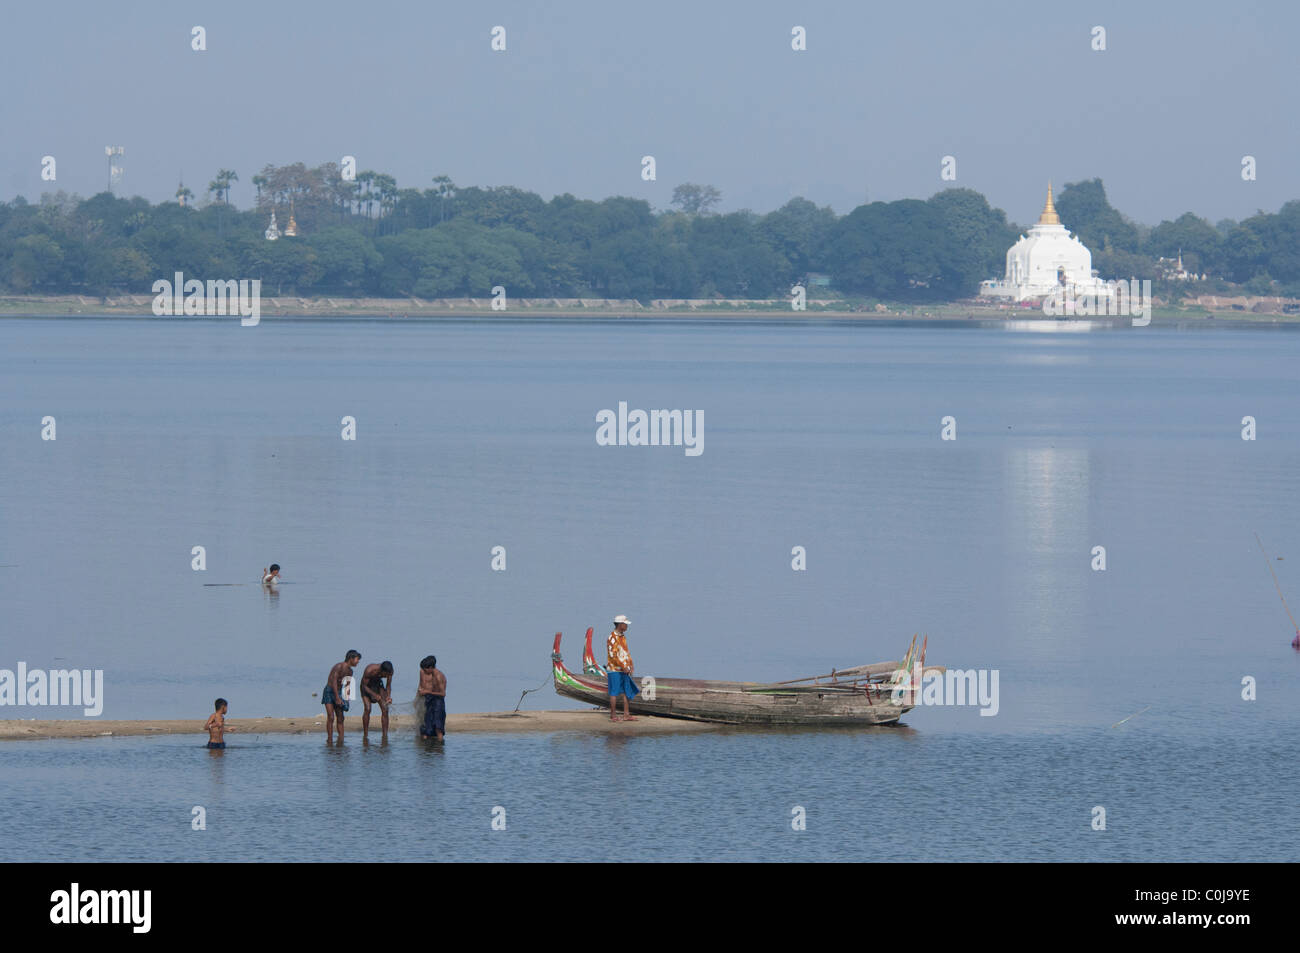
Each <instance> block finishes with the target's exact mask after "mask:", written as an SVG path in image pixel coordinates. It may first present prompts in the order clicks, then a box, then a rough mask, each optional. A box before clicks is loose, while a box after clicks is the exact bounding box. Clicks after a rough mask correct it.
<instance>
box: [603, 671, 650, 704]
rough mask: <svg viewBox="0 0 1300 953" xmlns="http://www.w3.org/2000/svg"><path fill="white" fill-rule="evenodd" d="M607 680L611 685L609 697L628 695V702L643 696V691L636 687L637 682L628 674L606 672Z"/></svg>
mask: <svg viewBox="0 0 1300 953" xmlns="http://www.w3.org/2000/svg"><path fill="white" fill-rule="evenodd" d="M605 680H606V681H607V682H608V683H609V696H610V697H611V698H616V697H618V696H619V695H626V696H627V698H628V700H629V701H631V700H632V699H633V698H636V696H638V695H640V694H641V689H639V688H637V687H636V682H634V681H633V680H632V676H631V675H629V674H628V673H627V672H606V673H605Z"/></svg>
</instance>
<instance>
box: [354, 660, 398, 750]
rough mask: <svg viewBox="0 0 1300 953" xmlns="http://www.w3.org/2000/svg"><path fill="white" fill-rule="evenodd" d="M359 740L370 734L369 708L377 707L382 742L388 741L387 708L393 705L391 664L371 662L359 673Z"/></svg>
mask: <svg viewBox="0 0 1300 953" xmlns="http://www.w3.org/2000/svg"><path fill="white" fill-rule="evenodd" d="M361 702H362V704H363V705H365V710H364V711H362V713H361V738H362V740H363V741H364V740H365V739H366V737H367V736H368V735H369V734H370V706H371V704H377V705H378V706H379V722H380V724H381V725H383V729H384V735H383V740H384V741H387V740H388V706H390V705H391V704H392V703H393V663H392V662H371V663H370V664H369V665H367V666H366V667H365V669H364V670H363V671H362V672H361Z"/></svg>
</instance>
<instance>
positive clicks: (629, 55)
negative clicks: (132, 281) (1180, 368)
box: [0, 0, 1300, 225]
mask: <svg viewBox="0 0 1300 953" xmlns="http://www.w3.org/2000/svg"><path fill="white" fill-rule="evenodd" d="M2 11H3V12H0V31H2V34H3V48H4V55H3V57H2V58H0V78H3V84H4V85H3V90H4V94H3V97H0V196H2V197H3V198H5V199H9V198H12V197H13V196H14V195H17V194H23V195H25V196H26V197H28V198H29V199H32V200H34V199H35V198H36V197H37V196H38V195H39V193H40V192H41V191H49V190H52V189H54V188H62V189H66V190H68V191H73V192H78V193H81V194H83V195H89V194H93V193H94V192H97V191H101V190H102V189H103V188H104V186H105V184H106V181H107V160H106V159H105V156H104V147H105V146H106V145H109V144H112V145H121V146H124V147H125V149H126V156H125V169H126V173H125V180H124V191H125V192H126V193H127V194H140V195H144V196H145V197H147V198H149V199H150V200H152V201H158V200H161V199H164V198H170V197H171V196H172V194H173V193H174V192H175V189H176V184H177V180H178V178H179V176H180V174H181V172H182V171H183V172H184V176H185V182H186V184H187V185H189V186H190V187H191V188H192V189H194V191H195V192H196V193H202V192H203V191H204V189H205V188H206V186H207V184H208V182H209V181H210V180H211V179H212V177H213V174H214V173H215V172H216V171H217V169H219V168H223V167H224V168H231V169H234V170H236V171H237V172H238V173H239V176H240V182H239V183H238V184H237V185H236V187H235V188H234V190H233V192H232V200H233V201H234V202H235V203H236V204H237V205H247V204H249V203H250V202H251V200H252V195H253V187H252V184H251V181H250V180H251V179H252V176H253V174H254V173H256V172H257V171H258V170H259V169H261V167H262V166H264V165H266V164H267V163H276V164H284V163H289V162H295V161H303V162H306V163H307V164H309V165H316V164H319V163H321V162H325V161H328V160H331V159H333V160H336V161H337V160H338V159H339V158H340V157H341V156H343V155H345V154H351V155H355V156H356V157H357V162H358V167H359V168H361V169H366V168H371V169H375V170H379V171H386V172H389V173H391V174H393V175H395V176H396V177H397V180H398V185H399V186H401V187H411V186H415V187H421V188H424V187H428V186H429V184H430V180H431V179H432V177H433V176H435V175H438V174H440V173H446V174H448V175H450V176H451V177H452V179H453V180H455V182H456V183H457V184H459V185H516V186H520V187H522V188H526V189H530V190H533V191H536V192H539V193H541V194H542V195H543V196H545V197H547V198H549V197H550V196H552V195H554V194H557V193H562V192H572V193H574V194H575V195H578V196H581V197H586V198H603V197H605V196H608V195H631V196H638V197H642V198H645V199H648V200H649V201H650V202H651V203H652V204H653V205H655V206H656V207H659V208H662V207H665V206H667V204H668V202H669V199H670V198H671V195H672V189H673V186H674V185H676V184H678V183H680V182H686V181H691V182H701V183H710V184H713V185H715V186H717V187H718V188H719V189H721V190H722V193H723V198H724V203H723V204H724V209H726V210H732V209H736V208H746V207H747V208H752V209H754V210H755V211H759V212H765V211H769V210H771V209H772V208H775V207H777V206H779V205H781V204H783V203H784V202H785V201H786V200H788V199H789V198H790V197H791V196H794V195H804V196H806V197H808V198H810V199H812V200H814V201H816V202H818V203H820V204H830V205H832V206H833V207H834V208H835V209H836V211H838V212H841V213H843V212H846V211H848V210H849V209H851V208H853V207H854V206H856V205H858V204H860V203H861V202H863V201H864V200H866V199H868V198H870V199H871V200H877V199H881V200H889V199H897V198H905V197H914V198H925V197H927V196H929V195H931V194H933V193H934V192H935V191H937V190H938V189H940V188H942V187H944V186H945V185H946V184H947V183H944V182H941V181H940V178H939V173H940V161H941V158H942V157H943V156H944V155H952V156H954V157H956V160H957V180H956V183H955V184H956V185H959V186H969V187H971V188H974V189H978V190H979V191H981V192H983V193H984V194H985V195H987V196H988V197H989V199H990V201H991V202H992V203H993V204H994V205H996V206H999V207H1001V208H1004V209H1006V211H1007V213H1008V215H1010V217H1011V218H1012V219H1013V220H1015V221H1019V222H1022V223H1023V222H1028V221H1033V220H1034V219H1035V218H1036V217H1037V214H1038V211H1039V210H1040V209H1041V207H1042V202H1043V192H1044V186H1045V183H1046V181H1047V180H1048V179H1049V178H1051V179H1053V180H1054V181H1055V182H1056V183H1057V184H1058V186H1059V185H1060V184H1061V183H1065V182H1070V181H1074V180H1077V179H1082V178H1091V177H1093V176H1100V177H1101V178H1102V179H1103V180H1104V181H1105V183H1106V188H1107V191H1108V194H1109V196H1110V199H1111V201H1112V203H1113V204H1115V205H1116V206H1117V207H1118V208H1119V209H1120V210H1121V211H1123V212H1125V213H1126V214H1128V215H1129V216H1131V217H1133V218H1134V219H1136V220H1137V221H1140V222H1145V223H1148V224H1155V223H1157V222H1159V221H1160V220H1161V219H1164V218H1172V217H1175V216H1177V215H1179V214H1181V213H1182V212H1184V211H1189V210H1190V211H1194V212H1196V213H1197V214H1200V215H1204V216H1206V217H1207V218H1209V219H1210V220H1211V221H1217V220H1218V219H1221V218H1242V217H1245V216H1247V215H1250V214H1252V213H1254V212H1255V211H1256V210H1257V209H1266V210H1270V211H1273V210H1276V209H1277V208H1278V206H1280V205H1281V204H1282V203H1283V202H1285V201H1288V200H1290V199H1295V198H1300V164H1298V163H1297V161H1296V160H1297V157H1298V156H1300V122H1298V121H1297V119H1298V116H1297V108H1296V106H1297V104H1296V98H1297V96H1296V94H1297V90H1298V89H1300V83H1298V82H1297V80H1298V79H1300V66H1298V65H1297V59H1298V58H1297V56H1296V53H1295V44H1296V41H1297V38H1300V4H1295V3H1291V2H1275V3H1249V2H1245V3H1243V2H1233V3H1227V2H1220V3H1203V2H1195V0H1178V2H1142V3H1140V4H1135V3H1131V2H1124V0H1120V2H1087V3H1081V2H1075V3H1069V4H1046V3H1041V2H1038V3H1035V2H1004V3H971V2H895V3H888V4H885V3H866V2H861V0H859V2H843V3H839V2H836V3H831V2H816V0H814V2H808V0H803V2H772V0H748V2H737V3H730V2H728V3H722V2H709V0H695V2H676V0H652V2H642V3H635V4H633V3H613V2H609V0H605V2H599V0H597V2H577V0H547V2H540V3H539V2H536V0H529V2H489V3H471V2H460V0H457V2H449V3H436V2H427V0H421V2H406V3H392V2H384V0H367V2H364V3H357V2H340V0H314V2H311V3H285V2H279V0H261V2H246V0H224V2H220V3H216V2H207V3H203V2H177V0H165V2H164V0H159V2H136V0H119V2H117V3H105V2H102V0H95V2H85V0H78V2H69V3H39V2H22V3H16V2H12V0H11V2H8V3H6V4H5V5H4V6H3V8H2ZM498 24H499V25H502V26H504V27H505V28H506V41H507V47H508V48H507V51H506V52H504V53H498V52H493V51H492V50H491V49H490V39H491V37H490V31H491V29H492V27H493V26H496V25H498ZM195 25H201V26H203V27H204V28H205V29H206V31H207V50H206V51H204V52H195V51H193V50H192V49H191V48H190V30H191V28H192V27H193V26H195ZM795 25H800V26H803V27H805V28H806V30H807V47H808V48H807V50H806V51H805V52H794V51H793V50H792V49H791V45H790V40H791V28H792V27H793V26H795ZM1098 25H1100V26H1103V27H1105V29H1106V45H1107V49H1106V50H1105V51H1104V52H1094V51H1093V50H1092V48H1091V43H1092V37H1091V31H1092V28H1093V27H1094V26H1098ZM44 155H53V156H54V157H55V158H56V160H57V163H58V164H57V174H58V178H57V182H55V183H47V182H42V181H41V180H40V167H41V165H40V164H41V157H42V156H44ZM643 155H653V156H654V157H655V159H656V160H657V164H658V179H657V181H655V182H644V181H642V179H641V175H640V172H641V165H640V160H641V157H642V156H643ZM1244 155H1253V156H1254V157H1255V158H1256V160H1257V162H1258V179H1257V181H1254V182H1245V181H1243V180H1242V178H1241V160H1242V156H1244ZM1066 224H1067V225H1068V224H1069V223H1068V222H1067V223H1066Z"/></svg>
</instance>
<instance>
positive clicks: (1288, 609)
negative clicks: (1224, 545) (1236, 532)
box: [1255, 533, 1300, 635]
mask: <svg viewBox="0 0 1300 953" xmlns="http://www.w3.org/2000/svg"><path fill="white" fill-rule="evenodd" d="M1255 542H1257V543H1259V551H1260V552H1261V553H1264V560H1265V561H1266V562H1267V563H1268V574H1269V575H1270V576H1272V577H1273V588H1274V589H1276V590H1277V597H1278V598H1279V599H1281V600H1282V608H1283V609H1285V610H1286V617H1287V618H1288V619H1290V620H1291V625H1292V627H1293V628H1294V629H1295V630H1296V634H1298V635H1300V625H1296V621H1295V616H1293V615H1292V614H1291V607H1290V606H1289V605H1287V604H1286V596H1284V595H1282V587H1281V586H1280V585H1278V582H1277V573H1275V572H1274V571H1273V560H1271V559H1269V558H1268V553H1267V552H1265V550H1264V542H1263V540H1261V539H1260V538H1259V533H1256V534H1255Z"/></svg>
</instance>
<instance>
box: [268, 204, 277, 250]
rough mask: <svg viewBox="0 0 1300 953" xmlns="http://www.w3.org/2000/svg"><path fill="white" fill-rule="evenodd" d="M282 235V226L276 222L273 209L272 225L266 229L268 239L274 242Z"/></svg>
mask: <svg viewBox="0 0 1300 953" xmlns="http://www.w3.org/2000/svg"><path fill="white" fill-rule="evenodd" d="M279 237H280V227H279V226H278V225H276V224H275V210H274V209H272V210H271V227H270V228H268V229H267V230H266V240H267V241H268V242H273V241H275V240H276V239H277V238H279Z"/></svg>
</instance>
